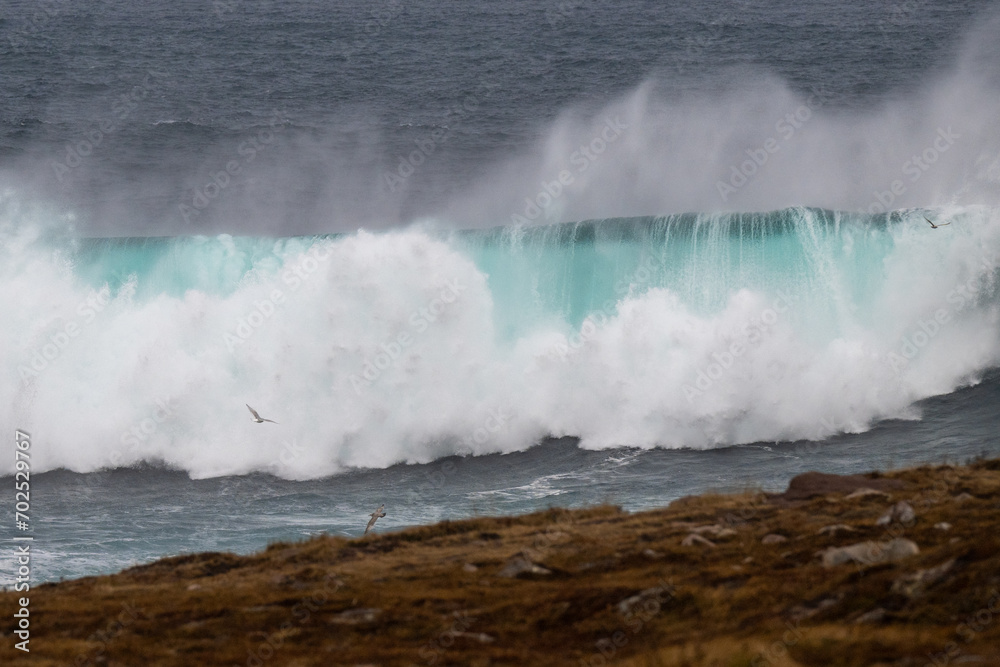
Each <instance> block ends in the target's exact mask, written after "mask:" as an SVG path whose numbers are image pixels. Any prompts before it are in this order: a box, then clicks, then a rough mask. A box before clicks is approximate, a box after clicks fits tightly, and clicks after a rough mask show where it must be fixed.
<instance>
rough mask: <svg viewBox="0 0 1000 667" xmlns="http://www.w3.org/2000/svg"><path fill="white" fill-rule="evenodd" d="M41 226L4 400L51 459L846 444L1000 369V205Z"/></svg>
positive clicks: (323, 462)
mask: <svg viewBox="0 0 1000 667" xmlns="http://www.w3.org/2000/svg"><path fill="white" fill-rule="evenodd" d="M5 203H6V205H7V206H6V209H5V210H6V211H7V213H6V214H7V215H8V216H12V215H17V214H18V213H17V212H16V210H15V209H16V207H15V206H14V205H13V204H12V203H11V202H10V201H9V200H8V201H7V202H5ZM19 215H21V216H22V218H21V219H19V220H18V225H17V226H16V227H14V231H13V232H11V231H7V232H5V234H6V236H5V237H4V239H3V243H0V248H2V252H3V255H4V256H3V257H2V258H0V266H2V269H0V280H2V290H3V291H4V292H6V293H7V294H18V295H19V301H20V302H21V303H22V304H23V305H22V306H21V307H20V308H18V309H16V310H14V311H11V312H8V313H7V316H6V320H5V323H4V326H3V330H2V333H0V345H2V346H3V349H5V350H9V351H19V354H5V355H4V363H5V364H6V366H7V368H5V369H4V372H5V373H6V374H7V376H8V377H17V378H19V382H17V383H7V384H5V385H4V386H3V388H2V389H0V391H3V392H4V393H5V394H6V395H4V396H0V409H3V410H4V411H5V412H6V414H4V415H3V416H2V421H4V423H16V424H33V425H35V431H34V433H33V437H34V438H35V439H36V440H38V441H43V442H45V443H46V446H45V447H44V448H41V447H40V448H37V451H36V453H35V460H34V461H33V471H35V472H44V471H46V470H55V469H58V468H65V469H68V470H72V471H76V472H92V471H97V470H101V469H105V468H114V467H122V466H135V465H137V464H140V463H151V464H155V465H162V466H166V467H167V468H171V469H176V470H182V471H185V472H187V473H188V474H189V475H190V476H191V477H193V478H206V477H215V476H226V475H238V474H246V473H251V472H267V473H270V474H273V475H276V476H278V477H281V478H286V479H299V480H301V479H311V478H319V477H325V476H329V475H332V474H336V473H338V472H341V471H343V470H345V469H350V468H356V467H386V466H390V465H392V464H395V463H426V462H429V461H432V460H435V459H437V458H440V457H443V456H448V455H452V454H460V455H469V454H475V455H483V454H488V453H496V452H512V451H517V450H522V449H524V448H526V447H529V446H531V445H532V444H534V443H537V442H539V441H541V440H542V439H543V438H545V437H547V436H553V437H560V436H575V437H577V438H579V444H580V446H581V447H582V448H585V449H607V448H617V447H632V448H653V447H660V448H681V447H687V448H698V449H703V448H709V447H718V446H723V445H738V444H745V443H754V442H777V441H796V440H822V439H825V438H827V437H830V436H833V435H835V434H837V433H844V432H847V433H860V432H863V431H865V430H867V429H869V428H870V427H871V426H872V424H873V423H876V422H878V421H879V420H885V419H913V418H917V417H919V411H918V410H915V409H914V408H913V407H912V406H913V404H914V403H915V402H917V401H919V400H921V399H924V398H927V397H930V396H935V395H940V394H946V393H949V392H952V391H954V390H956V389H958V388H960V387H964V386H970V385H974V384H976V383H977V382H979V381H980V379H981V378H982V377H983V374H984V373H985V372H986V371H987V370H988V369H990V368H992V367H994V366H996V365H997V362H998V360H1000V328H998V327H1000V320H998V316H1000V311H998V306H1000V302H998V293H997V277H998V273H997V272H998V268H1000V225H998V224H997V222H998V220H997V215H998V211H997V209H995V208H988V207H960V208H951V209H937V210H922V209H921V210H912V211H899V212H894V213H892V214H862V213H844V212H837V211H828V210H821V209H810V208H791V209H784V210H779V211H774V212H770V213H760V214H742V215H741V214H712V215H708V214H689V215H677V216H666V217H657V218H629V219H609V220H599V221H588V222H581V223H569V224H560V225H551V226H543V227H530V228H526V227H523V226H507V227H500V228H494V229H489V230H483V231H469V232H444V231H441V230H437V229H432V228H427V227H425V228H421V227H412V228H409V229H405V230H398V231H389V232H382V233H370V232H365V231H359V232H357V233H353V234H342V235H331V236H320V237H293V238H263V237H234V236H229V235H219V236H214V237H208V236H194V237H172V238H118V239H108V238H103V239H87V238H84V239H78V238H70V237H60V236H59V235H58V234H55V233H53V234H46V233H44V232H43V230H44V226H43V225H41V224H40V223H39V224H28V223H30V222H32V221H31V220H30V219H27V218H25V217H24V216H30V213H28V212H23V211H22V212H21V213H20V214H19ZM925 215H926V216H928V217H931V218H932V219H935V220H937V221H938V222H939V223H942V222H948V223H949V225H948V226H944V227H941V228H939V229H932V228H931V227H930V226H929V225H928V224H927V223H926V221H925V220H924V219H923V216H925ZM11 227H13V226H12V225H8V226H7V227H6V229H8V230H9V229H11ZM244 403H250V404H251V405H253V406H255V407H257V408H258V409H259V410H261V412H262V413H263V414H267V415H270V416H272V417H273V418H275V419H276V420H277V421H278V422H280V424H279V425H278V426H275V427H272V426H271V425H266V428H261V426H260V425H257V424H254V423H252V422H251V421H250V420H249V419H248V416H247V414H246V409H245V407H244V405H243V404H244ZM12 471H13V461H12V460H10V461H7V460H5V461H3V462H2V463H0V472H4V473H11V472H12Z"/></svg>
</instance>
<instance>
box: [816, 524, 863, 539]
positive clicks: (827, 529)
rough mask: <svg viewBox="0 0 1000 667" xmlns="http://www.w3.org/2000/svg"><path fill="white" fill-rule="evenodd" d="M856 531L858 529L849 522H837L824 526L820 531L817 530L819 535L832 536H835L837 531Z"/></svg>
mask: <svg viewBox="0 0 1000 667" xmlns="http://www.w3.org/2000/svg"><path fill="white" fill-rule="evenodd" d="M856 532H857V531H856V530H855V529H854V528H851V527H850V526H848V525H847V524H843V523H835V524H833V525H831V526H823V527H822V528H820V529H819V530H818V531H816V534H817V535H830V536H831V537H833V536H835V535H836V534H837V533H856Z"/></svg>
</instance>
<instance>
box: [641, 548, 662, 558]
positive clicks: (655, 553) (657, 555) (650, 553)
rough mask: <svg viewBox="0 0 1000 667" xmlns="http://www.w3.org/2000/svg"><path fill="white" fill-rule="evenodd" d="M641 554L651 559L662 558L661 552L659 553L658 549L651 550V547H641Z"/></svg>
mask: <svg viewBox="0 0 1000 667" xmlns="http://www.w3.org/2000/svg"><path fill="white" fill-rule="evenodd" d="M642 555H643V556H645V557H646V558H652V559H653V560H656V559H659V558H663V554H661V553H660V552H659V551H653V550H652V549H643V550H642Z"/></svg>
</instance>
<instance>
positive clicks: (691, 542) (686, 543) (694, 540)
mask: <svg viewBox="0 0 1000 667" xmlns="http://www.w3.org/2000/svg"><path fill="white" fill-rule="evenodd" d="M695 545H698V546H703V547H714V546H715V543H714V542H711V541H710V540H707V539H705V538H704V537H702V536H701V535H699V534H698V533H691V534H690V535H688V536H687V537H685V538H684V539H683V540H681V546H682V547H693V546H695Z"/></svg>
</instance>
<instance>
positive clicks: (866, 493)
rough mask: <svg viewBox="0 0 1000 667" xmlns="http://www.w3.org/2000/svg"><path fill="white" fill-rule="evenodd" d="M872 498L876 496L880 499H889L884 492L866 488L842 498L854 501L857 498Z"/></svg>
mask: <svg viewBox="0 0 1000 667" xmlns="http://www.w3.org/2000/svg"><path fill="white" fill-rule="evenodd" d="M872 496H878V497H880V498H889V497H890V496H889V494H888V493H886V492H885V491H879V490H878V489H872V488H869V487H867V486H865V487H862V488H860V489H858V490H857V491H854V492H852V493H849V494H847V495H846V496H844V500H855V499H857V498H870V497H872Z"/></svg>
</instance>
